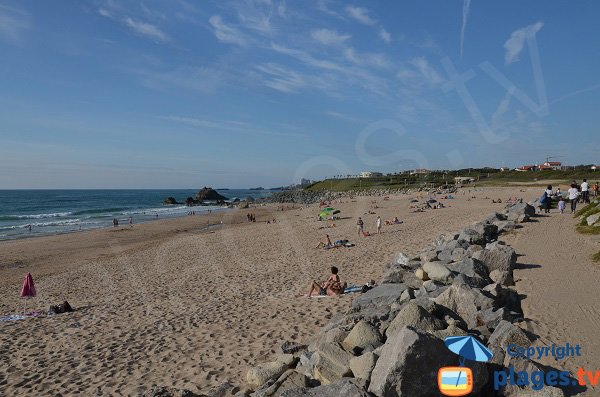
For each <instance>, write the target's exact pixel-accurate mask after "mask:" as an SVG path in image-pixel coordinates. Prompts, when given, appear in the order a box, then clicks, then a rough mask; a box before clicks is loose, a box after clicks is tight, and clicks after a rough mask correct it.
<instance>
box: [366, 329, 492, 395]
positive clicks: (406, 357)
mask: <svg viewBox="0 0 600 397" xmlns="http://www.w3.org/2000/svg"><path fill="white" fill-rule="evenodd" d="M456 362H457V357H456V355H455V354H454V353H452V352H450V350H448V349H447V348H446V346H444V343H443V342H442V341H441V340H440V339H438V338H436V337H434V336H432V335H430V334H428V333H425V332H422V331H418V330H415V329H414V328H410V327H405V328H402V329H401V330H400V331H399V332H398V333H397V334H396V335H395V336H394V337H393V338H388V340H387V341H386V343H385V345H384V346H383V348H382V350H381V356H380V357H379V359H378V360H377V363H376V364H375V368H374V369H373V372H372V373H371V382H370V385H369V392H371V393H373V394H374V395H375V396H377V397H384V396H386V397H387V396H397V397H399V396H408V397H431V396H438V395H439V390H438V385H437V374H438V370H439V368H441V367H444V366H453V365H456ZM473 377H474V381H473V383H474V386H475V389H474V391H475V392H476V393H477V392H478V391H479V388H481V387H482V386H483V385H485V384H486V383H487V369H486V367H485V365H480V363H477V364H476V365H473Z"/></svg>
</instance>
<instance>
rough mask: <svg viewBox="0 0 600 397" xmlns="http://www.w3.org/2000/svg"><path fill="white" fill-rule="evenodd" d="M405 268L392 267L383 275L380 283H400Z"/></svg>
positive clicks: (405, 272) (404, 273) (405, 271)
mask: <svg viewBox="0 0 600 397" xmlns="http://www.w3.org/2000/svg"><path fill="white" fill-rule="evenodd" d="M407 272H408V271H407V270H404V269H403V268H401V267H393V268H390V269H388V270H386V272H385V273H384V275H383V279H382V280H381V283H382V284H400V283H402V281H403V280H404V276H405V275H406V274H407Z"/></svg>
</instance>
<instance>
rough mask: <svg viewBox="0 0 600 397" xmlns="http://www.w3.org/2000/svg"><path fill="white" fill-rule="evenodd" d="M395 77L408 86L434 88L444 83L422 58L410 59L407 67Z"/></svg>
mask: <svg viewBox="0 0 600 397" xmlns="http://www.w3.org/2000/svg"><path fill="white" fill-rule="evenodd" d="M397 77H398V78H399V79H400V80H401V81H402V82H403V83H405V84H406V85H409V86H422V85H429V86H434V85H438V84H441V83H443V82H444V78H443V77H442V76H441V75H440V74H439V73H438V72H437V70H435V68H434V67H433V66H431V65H430V64H429V62H428V61H427V59H425V58H424V57H418V58H414V59H412V60H411V61H410V62H408V65H407V67H405V68H403V69H401V70H400V71H399V72H398V74H397Z"/></svg>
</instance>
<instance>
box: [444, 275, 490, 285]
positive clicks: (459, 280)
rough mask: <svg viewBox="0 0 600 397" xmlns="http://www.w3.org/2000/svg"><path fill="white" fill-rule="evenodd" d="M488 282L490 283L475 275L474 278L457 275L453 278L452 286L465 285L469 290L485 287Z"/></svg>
mask: <svg viewBox="0 0 600 397" xmlns="http://www.w3.org/2000/svg"><path fill="white" fill-rule="evenodd" d="M490 282H491V280H488V279H487V278H485V279H483V278H481V277H479V276H477V275H476V276H475V277H469V276H466V275H464V274H462V273H458V276H456V277H455V278H454V281H453V282H452V284H456V285H463V284H466V285H468V286H469V287H471V288H483V287H485V286H486V285H488V284H489V283H490Z"/></svg>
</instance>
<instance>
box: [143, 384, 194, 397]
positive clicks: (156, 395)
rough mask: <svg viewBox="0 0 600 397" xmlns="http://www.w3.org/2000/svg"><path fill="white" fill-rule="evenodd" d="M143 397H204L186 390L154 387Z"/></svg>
mask: <svg viewBox="0 0 600 397" xmlns="http://www.w3.org/2000/svg"><path fill="white" fill-rule="evenodd" d="M141 397H202V396H200V395H198V394H196V393H192V392H191V391H189V390H186V389H181V390H180V389H174V388H167V387H162V386H157V385H153V386H152V387H151V388H150V389H148V390H146V391H145V392H144V393H143V394H142V395H141Z"/></svg>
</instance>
